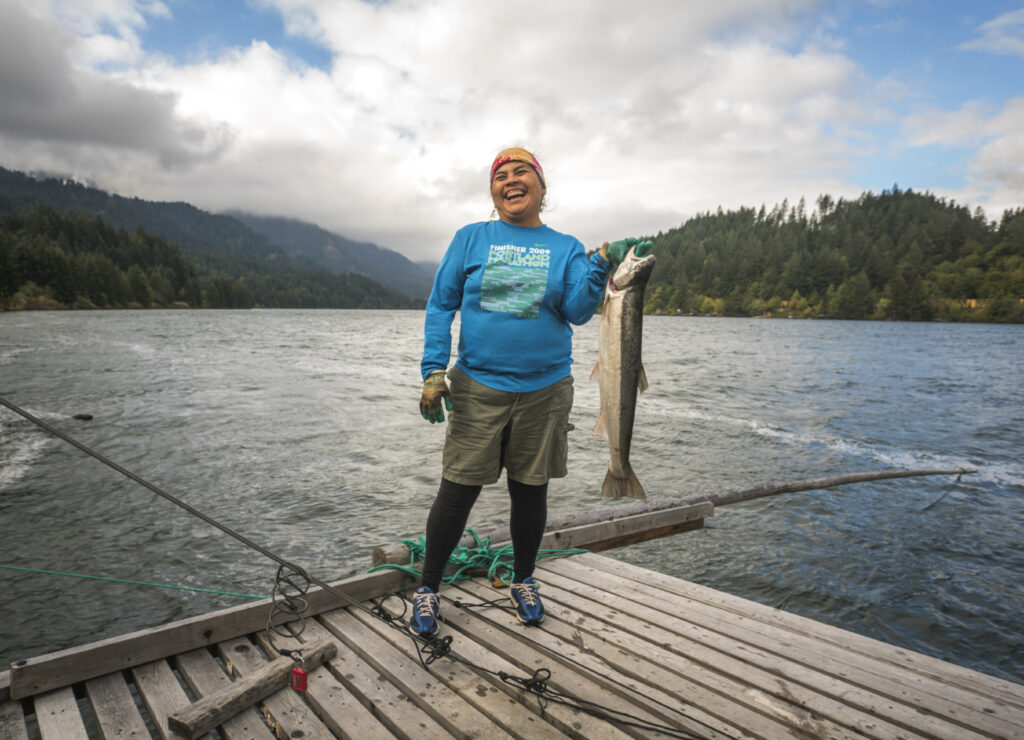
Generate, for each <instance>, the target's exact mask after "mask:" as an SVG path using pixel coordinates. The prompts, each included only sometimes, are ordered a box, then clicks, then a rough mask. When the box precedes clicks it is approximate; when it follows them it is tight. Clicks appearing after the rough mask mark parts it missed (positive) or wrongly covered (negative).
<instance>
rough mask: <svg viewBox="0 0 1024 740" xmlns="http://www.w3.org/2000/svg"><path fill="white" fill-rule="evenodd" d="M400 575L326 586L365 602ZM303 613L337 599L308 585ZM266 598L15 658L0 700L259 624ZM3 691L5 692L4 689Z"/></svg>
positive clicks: (241, 632) (390, 586)
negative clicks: (66, 647) (60, 648)
mask: <svg viewBox="0 0 1024 740" xmlns="http://www.w3.org/2000/svg"><path fill="white" fill-rule="evenodd" d="M403 578H404V574H403V573H400V572H398V571H382V572H379V573H371V574H368V575H361V576H354V577H352V578H346V579H344V580H341V581H337V582H334V583H331V584H330V585H331V586H332V587H333V588H335V589H337V590H340V591H341V592H343V593H346V594H348V595H349V596H350V597H351V598H353V599H355V600H356V601H364V600H366V599H371V598H373V597H375V596H379V595H380V594H382V593H384V592H386V591H388V590H391V589H395V588H398V586H399V585H400V584H401V583H402V579H403ZM304 598H305V599H306V601H307V604H308V611H307V615H309V616H311V615H314V614H319V613H320V612H322V611H325V610H327V609H336V608H337V607H338V606H339V599H338V597H337V596H335V595H334V594H333V593H331V592H330V591H328V590H326V589H322V588H319V587H317V588H311V589H310V590H309V592H308V593H307V594H306V595H305V597H304ZM269 605H270V601H269V600H266V601H254V602H249V603H247V604H241V605H239V606H234V607H230V608H228V609H222V610H220V611H216V612H212V613H210V614H203V615H200V616H197V617H191V618H189V619H182V620H180V621H177V622H171V623H170V624H165V625H161V626H159V627H153V628H151V629H146V630H140V631H138V632H133V633H131V634H128V635H122V636H120V637H112V638H109V639H107V640H100V641H98V642H93V643H90V644H88V645H82V646H79V647H75V648H70V649H68V650H61V651H58V652H55V653H50V654H49V655H44V656H40V657H37V658H29V659H26V660H19V661H18V662H16V663H15V664H14V665H13V666H12V667H11V670H10V676H9V687H6V688H5V687H4V685H3V683H2V681H3V676H2V675H0V700H2V699H23V698H25V697H26V696H33V695H36V694H40V693H42V692H44V691H47V690H49V689H53V688H58V687H61V686H68V685H70V684H73V683H79V682H81V681H85V680H88V679H90V678H95V677H96V676H105V675H106V674H108V673H113V672H114V671H120V670H123V669H125V668H131V667H132V666H137V665H141V664H143V663H149V662H152V661H155V660H159V659H160V658H166V657H168V656H170V655H175V654H177V653H180V652H183V651H186V650H194V649H195V648H199V647H206V646H209V645H213V644H215V643H217V642H220V641H222V640H230V639H232V638H234V637H241V636H242V635H248V634H251V633H253V632H257V631H259V630H261V629H263V628H264V627H265V626H266V623H267V611H268V609H269V608H270V607H269ZM5 691H6V693H7V695H4V693H3V692H5Z"/></svg>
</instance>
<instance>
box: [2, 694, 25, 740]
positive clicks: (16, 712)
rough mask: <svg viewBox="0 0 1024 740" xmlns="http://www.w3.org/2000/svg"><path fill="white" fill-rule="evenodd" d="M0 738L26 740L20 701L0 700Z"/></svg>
mask: <svg viewBox="0 0 1024 740" xmlns="http://www.w3.org/2000/svg"><path fill="white" fill-rule="evenodd" d="M0 740H28V730H26V729H25V712H24V710H23V709H22V708H21V702H20V701H0Z"/></svg>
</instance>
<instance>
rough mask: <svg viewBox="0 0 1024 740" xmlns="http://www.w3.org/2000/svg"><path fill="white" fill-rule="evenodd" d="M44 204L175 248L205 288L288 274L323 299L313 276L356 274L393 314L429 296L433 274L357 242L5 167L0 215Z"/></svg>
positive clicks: (320, 282) (306, 227)
mask: <svg viewBox="0 0 1024 740" xmlns="http://www.w3.org/2000/svg"><path fill="white" fill-rule="evenodd" d="M40 203H46V204H49V205H51V206H53V207H54V208H56V209H57V211H59V212H60V213H61V214H64V215H66V214H68V213H69V212H71V211H77V212H79V213H81V214H84V215H88V216H99V217H101V218H102V219H103V220H104V221H105V222H106V223H107V224H109V225H111V226H113V227H116V228H122V229H125V230H126V231H129V232H134V231H136V230H142V231H144V232H145V233H147V234H150V235H154V236H159V237H160V238H162V239H164V240H166V241H167V242H169V243H171V244H174V245H176V246H178V247H179V248H180V249H181V250H182V254H183V255H184V256H185V257H186V258H187V259H189V260H190V261H191V262H192V263H193V264H194V265H195V267H196V270H197V273H198V275H199V277H200V279H203V280H208V279H209V278H210V277H212V276H226V277H230V278H241V277H243V276H245V275H247V274H250V275H253V276H255V275H258V276H260V277H261V278H262V279H264V282H266V279H268V278H274V282H275V283H280V282H281V281H280V279H279V278H281V277H282V276H283V275H284V274H287V280H288V281H291V282H293V283H295V282H298V283H301V282H303V281H305V280H307V279H308V280H312V281H313V282H314V283H316V284H317V285H316V287H315V289H313V291H312V292H314V293H317V292H321V293H322V292H323V290H325V288H324V286H325V285H326V283H329V282H330V281H329V280H326V282H325V278H324V276H322V275H317V276H316V277H315V278H314V277H312V276H313V275H314V274H315V273H318V272H326V273H329V274H330V275H335V276H339V277H340V276H343V275H349V274H352V275H353V276H361V277H362V278H363V279H366V278H368V279H369V280H368V281H367V282H368V285H369V288H370V289H371V290H372V291H376V292H378V293H380V297H381V300H380V303H381V305H382V306H393V307H396V308H397V307H401V308H407V307H411V306H413V305H416V304H420V305H421V304H422V302H423V301H424V300H425V299H426V297H427V295H428V294H429V292H430V283H431V279H432V277H433V276H432V274H428V273H426V272H424V271H423V270H422V268H420V267H418V266H417V265H415V264H413V263H412V262H410V261H409V260H407V259H406V258H405V257H403V256H402V255H400V254H398V253H397V252H394V251H392V250H389V249H384V248H382V247H378V246H377V245H374V244H370V243H358V242H354V241H352V240H349V239H346V238H345V237H343V236H340V235H337V234H332V233H330V232H327V231H325V230H324V229H321V228H320V227H318V226H316V225H314V224H307V223H303V222H300V221H294V220H290V219H284V218H265V217H258V216H254V215H252V214H241V213H238V214H215V213H209V212H207V211H203V210H201V209H199V208H196V207H195V206H193V205H191V204H189V203H185V202H156V201H146V200H142V199H140V198H133V197H125V196H121V195H114V194H111V193H107V192H105V191H103V190H100V189H98V188H95V187H91V186H88V185H83V184H81V183H78V182H75V181H74V180H71V179H68V178H59V177H42V176H39V177H36V176H31V175H28V174H25V173H21V172H16V171H12V170H7V169H4V168H2V167H0V214H14V213H19V212H26V211H28V210H30V209H31V208H33V207H34V206H36V205H38V204H40ZM278 240H280V241H278ZM374 286H376V287H374ZM296 292H301V291H299V290H298V289H296ZM334 292H338V291H334ZM281 301H283V303H282V302H281ZM274 305H281V306H282V307H284V306H286V305H290V299H287V298H284V297H283V296H277V298H275V301H274ZM332 305H334V303H332Z"/></svg>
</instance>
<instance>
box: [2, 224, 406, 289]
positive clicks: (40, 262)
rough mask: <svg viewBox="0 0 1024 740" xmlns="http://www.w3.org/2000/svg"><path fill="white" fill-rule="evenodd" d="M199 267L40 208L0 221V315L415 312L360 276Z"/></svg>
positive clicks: (139, 236) (253, 265)
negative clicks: (4, 311)
mask: <svg viewBox="0 0 1024 740" xmlns="http://www.w3.org/2000/svg"><path fill="white" fill-rule="evenodd" d="M285 259H286V260H288V258H287V257H286V258H285ZM288 261H289V262H290V260H288ZM211 264H216V268H211ZM206 267H207V269H206V271H205V274H204V271H202V270H200V269H198V268H197V266H196V264H195V263H194V262H193V261H192V260H190V259H189V257H187V256H186V255H185V254H184V253H183V251H182V250H181V249H180V248H179V247H178V246H177V245H175V244H171V243H170V242H168V241H167V240H165V239H163V238H162V237H159V236H154V235H152V234H149V233H147V232H145V231H143V230H142V229H141V228H140V229H136V230H135V231H132V232H129V231H127V230H126V229H123V228H115V227H114V226H113V225H112V224H110V223H109V222H108V221H107V220H105V219H104V218H102V217H100V216H87V215H85V214H83V213H81V212H80V211H76V210H72V211H70V212H69V213H68V214H67V215H66V216H65V215H62V214H61V213H60V212H59V211H58V210H57V209H56V208H54V207H53V206H52V205H49V204H39V205H36V206H34V207H32V208H31V209H30V210H28V211H23V212H15V213H7V214H6V215H2V216H0V307H2V308H13V309H24V308H124V307H147V308H148V307H151V306H164V307H167V306H173V307H182V308H185V307H190V308H200V307H204V308H252V307H254V306H262V307H270V308H414V307H417V306H422V302H417V301H414V300H413V299H410V298H407V297H405V296H403V295H400V294H398V293H394V292H392V291H388V290H386V289H384V288H383V287H381V286H380V285H378V284H377V283H375V282H373V281H372V280H369V279H367V278H364V277H361V276H358V275H351V274H349V275H335V274H331V273H328V272H327V271H323V270H320V271H313V270H307V271H302V270H298V269H296V268H294V267H292V266H290V265H289V264H287V263H281V262H278V263H277V264H275V265H274V266H273V267H271V266H268V265H266V264H265V263H261V262H260V261H259V260H246V259H244V258H243V259H240V260H233V259H232V258H231V257H230V256H228V255H219V256H217V257H216V258H215V259H211V260H210V263H208V264H207V266H206ZM221 270H230V272H227V271H223V272H222V271H221Z"/></svg>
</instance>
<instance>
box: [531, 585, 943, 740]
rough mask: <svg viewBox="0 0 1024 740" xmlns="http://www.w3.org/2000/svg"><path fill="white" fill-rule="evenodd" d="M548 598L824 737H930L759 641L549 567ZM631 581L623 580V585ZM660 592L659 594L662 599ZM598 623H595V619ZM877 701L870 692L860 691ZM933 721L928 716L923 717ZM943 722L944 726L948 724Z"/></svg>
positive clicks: (614, 636) (610, 634)
mask: <svg viewBox="0 0 1024 740" xmlns="http://www.w3.org/2000/svg"><path fill="white" fill-rule="evenodd" d="M540 577H541V578H542V579H543V582H544V592H543V593H544V595H545V597H546V598H545V601H546V602H547V601H551V602H552V610H554V609H555V608H557V607H556V605H557V606H561V607H563V608H565V609H567V610H570V611H571V612H575V613H579V614H586V615H588V616H587V617H586V618H585V619H586V621H585V622H584V623H582V624H581V627H583V628H585V629H587V631H588V633H589V634H591V635H593V636H595V637H599V638H600V636H601V635H602V632H603V634H604V635H605V636H606V639H610V640H613V641H615V642H618V643H621V644H623V645H628V646H629V649H631V650H633V651H638V652H640V651H644V652H646V653H647V654H648V655H650V656H651V658H652V659H654V660H655V661H656V662H657V663H658V664H659V665H661V666H663V667H665V668H667V669H669V670H672V671H675V672H677V673H679V674H680V675H682V676H688V677H690V678H691V679H693V680H694V681H696V682H698V683H701V684H702V685H704V686H705V687H706V688H708V689H710V690H713V691H716V692H718V693H719V694H721V696H723V697H726V698H729V699H731V700H732V701H733V702H734V703H735V704H741V705H743V706H745V707H746V708H747V709H749V710H752V711H760V712H763V713H766V714H768V715H770V716H774V717H775V718H776V719H777V720H779V721H781V722H784V723H787V724H791V725H798V726H800V727H802V728H804V729H806V730H808V731H810V732H811V733H812V734H814V735H816V736H820V737H846V738H853V737H865V736H866V737H879V738H885V737H927V736H928V730H929V728H928V727H924V728H921V729H919V730H914V729H913V728H911V727H907V725H906V723H903V724H893V723H892V722H885V721H883V720H881V719H880V718H879V717H880V716H887V714H888V712H887V710H889V711H891V710H893V709H896V708H897V707H896V705H894V704H887V705H886V706H884V707H883V706H879V705H878V704H877V703H876V704H873V705H871V706H867V707H864V706H858V704H857V703H855V702H851V701H843V700H838V699H836V698H835V695H836V694H842V693H843V692H844V691H848V692H850V693H851V694H852V693H854V692H855V691H856V688H855V687H853V686H850V685H848V684H842V683H841V682H836V681H833V680H832V679H831V677H829V676H828V675H827V674H823V673H821V672H819V671H815V670H813V669H811V668H808V667H807V666H803V665H800V664H790V663H789V662H787V661H785V660H782V659H780V658H778V656H775V655H771V654H769V653H767V652H766V651H764V650H761V649H760V648H759V647H758V646H757V645H753V644H742V643H735V642H729V641H727V640H725V639H723V638H721V637H720V636H719V635H717V634H716V633H714V632H713V631H711V630H708V629H705V628H703V627H699V626H697V625H692V624H686V623H684V622H682V621H681V620H679V619H677V618H676V617H673V616H670V615H666V614H663V613H661V612H657V611H655V610H653V609H651V608H649V607H647V606H644V605H643V604H642V603H639V602H628V601H627V600H626V599H624V598H623V597H621V596H619V595H617V594H615V593H608V592H604V591H601V590H600V589H599V587H594V588H593V591H595V592H597V593H598V594H599V595H600V598H599V599H591V598H586V597H584V596H580V595H578V594H576V593H574V592H573V589H576V588H579V584H578V583H577V582H574V581H572V580H570V579H566V578H564V577H562V576H560V575H559V574H557V573H555V572H553V571H551V570H547V569H546V570H545V571H544V572H543V575H542V576H540ZM628 588H629V585H628V584H625V583H622V584H621V590H622V591H625V590H628ZM655 598H656V597H655ZM595 622H596V624H595ZM855 698H859V699H862V700H863V701H866V702H868V703H870V702H871V701H872V700H873V697H872V696H871V695H870V694H868V693H866V692H865V693H864V696H862V697H855ZM920 719H922V720H923V721H924V722H925V724H926V725H927V724H928V719H929V718H927V717H925V718H920ZM942 726H943V725H937V727H938V728H941V727H942Z"/></svg>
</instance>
